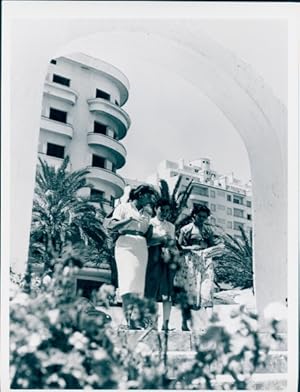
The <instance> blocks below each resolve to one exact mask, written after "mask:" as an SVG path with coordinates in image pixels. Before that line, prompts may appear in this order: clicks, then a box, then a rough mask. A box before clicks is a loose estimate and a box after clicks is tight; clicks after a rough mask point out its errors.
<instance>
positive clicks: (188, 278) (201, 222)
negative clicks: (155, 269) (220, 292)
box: [175, 205, 224, 331]
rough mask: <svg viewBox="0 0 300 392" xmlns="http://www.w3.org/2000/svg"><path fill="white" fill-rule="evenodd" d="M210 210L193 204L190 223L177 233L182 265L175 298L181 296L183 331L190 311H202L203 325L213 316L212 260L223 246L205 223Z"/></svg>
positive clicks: (176, 281) (178, 273) (176, 278)
mask: <svg viewBox="0 0 300 392" xmlns="http://www.w3.org/2000/svg"><path fill="white" fill-rule="evenodd" d="M209 216H210V210H209V208H208V207H206V206H203V205H195V206H194V208H193V211H192V222H191V223H189V224H187V225H185V226H183V227H182V228H181V230H180V234H179V239H178V244H179V246H180V248H181V252H182V258H181V266H180V269H179V271H178V272H177V274H176V277H175V286H176V291H177V298H178V297H181V300H180V302H181V303H183V304H182V330H183V331H189V327H188V323H187V322H188V320H190V319H191V310H200V309H201V310H203V311H204V312H205V315H204V318H205V319H206V322H207V321H208V319H209V317H210V316H211V313H212V307H213V294H214V266H213V260H212V258H213V257H214V256H220V255H221V254H222V252H223V248H224V245H223V244H222V241H221V240H220V238H219V237H217V236H216V235H215V234H214V232H213V230H212V229H211V227H210V225H209V224H208V222H207V219H208V217H209Z"/></svg>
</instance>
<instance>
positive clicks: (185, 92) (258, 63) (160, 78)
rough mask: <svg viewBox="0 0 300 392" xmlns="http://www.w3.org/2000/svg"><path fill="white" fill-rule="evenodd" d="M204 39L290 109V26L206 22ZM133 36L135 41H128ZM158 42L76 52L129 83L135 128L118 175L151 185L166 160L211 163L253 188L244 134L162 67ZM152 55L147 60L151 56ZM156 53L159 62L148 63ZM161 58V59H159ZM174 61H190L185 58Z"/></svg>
mask: <svg viewBox="0 0 300 392" xmlns="http://www.w3.org/2000/svg"><path fill="white" fill-rule="evenodd" d="M199 26H200V28H201V29H202V30H203V32H204V33H206V34H207V35H209V36H210V37H211V38H213V39H214V40H215V41H217V42H218V43H219V44H221V45H222V46H223V47H225V48H227V49H229V50H230V51H232V52H233V53H234V54H235V55H236V56H237V57H239V58H240V59H241V60H243V61H245V62H246V63H248V64H250V65H251V66H252V67H253V68H254V69H255V70H256V71H257V72H258V74H260V75H261V76H262V77H263V78H264V80H265V82H266V83H267V84H268V85H269V86H270V87H271V88H272V90H273V92H274V94H275V95H276V96H277V97H278V98H279V99H280V100H281V101H282V102H283V103H286V102H287V72H286V70H287V45H286V43H287V40H286V35H285V30H284V28H285V25H284V24H283V23H281V22H276V21H275V22H274V21H268V22H267V23H266V21H264V20H262V21H260V20H258V19H256V20H252V21H248V20H236V21H225V20H205V21H201V22H200V23H199ZM128 34H129V33H128ZM160 44H161V42H159V41H158V39H157V37H154V36H153V35H151V30H149V35H148V36H147V46H146V47H145V40H143V39H140V38H139V36H138V35H136V36H135V37H134V38H132V34H131V35H130V36H129V35H126V33H122V36H120V35H118V33H115V34H113V33H103V35H102V36H101V37H99V45H97V46H96V47H95V44H94V41H93V42H92V40H91V42H89V40H87V39H83V40H82V42H80V41H79V42H77V46H76V47H77V48H78V50H79V51H82V52H84V53H86V54H89V55H91V56H93V57H98V58H100V59H101V60H104V61H107V62H109V63H111V64H113V65H115V66H117V67H118V68H119V69H120V70H121V71H122V72H123V73H124V74H125V75H126V76H127V78H128V79H129V83H130V90H129V99H128V102H127V103H126V104H125V105H124V107H123V108H124V110H126V111H127V112H128V114H129V115H130V117H131V127H130V129H129V131H128V134H127V136H126V137H125V138H124V139H123V140H122V143H123V144H124V146H125V147H126V149H127V161H126V165H125V166H124V167H123V168H122V169H120V170H119V171H118V173H119V174H120V175H121V176H123V177H127V178H130V179H139V180H144V179H146V178H147V177H148V176H149V175H151V174H152V173H153V172H155V170H156V167H157V165H158V164H159V163H160V162H161V161H163V160H165V159H168V160H178V159H182V158H183V159H184V160H186V161H190V160H195V159H198V158H202V157H205V158H210V159H211V165H212V169H214V170H217V171H218V172H220V173H222V174H229V173H232V172H233V173H234V174H235V176H236V177H237V178H240V179H241V180H243V181H245V182H247V181H248V180H249V179H250V178H251V173H250V167H249V161H248V155H247V151H246V149H245V146H244V143H243V141H242V140H241V138H240V136H239V134H238V132H237V130H236V129H235V128H234V127H233V125H232V124H231V123H230V122H229V121H228V119H227V118H226V117H225V116H224V114H223V113H222V112H221V111H220V110H219V109H218V108H217V107H216V105H215V104H214V103H213V102H211V101H210V100H209V99H208V98H207V97H206V96H205V95H204V94H203V93H202V92H201V91H200V90H199V89H197V88H196V87H195V86H193V84H192V83H189V82H187V81H186V80H185V79H183V78H182V77H181V76H180V75H178V74H176V73H174V72H173V71H172V69H166V68H165V67H164V66H163V65H162V64H161V63H160V61H159V57H160V56H163V47H162V46H160ZM147 51H148V52H147ZM149 51H152V52H151V53H153V56H152V57H150V58H151V60H149ZM159 51H160V52H159ZM174 61H176V62H179V65H180V61H183V60H182V59H181V58H180V57H179V56H178V57H176V58H174Z"/></svg>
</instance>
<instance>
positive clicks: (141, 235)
mask: <svg viewBox="0 0 300 392" xmlns="http://www.w3.org/2000/svg"><path fill="white" fill-rule="evenodd" d="M154 196H155V191H154V190H153V188H151V187H150V186H147V185H141V186H139V187H138V188H136V189H133V190H131V192H130V194H129V201H128V202H127V203H125V204H120V205H118V206H117V207H116V208H115V210H114V212H113V214H112V217H111V220H110V222H109V224H108V228H109V229H111V230H113V231H117V232H118V235H119V237H118V239H117V241H116V245H115V259H116V264H117V270H118V283H119V292H120V295H121V297H122V301H123V310H124V313H125V317H126V321H127V324H128V327H129V328H134V325H133V322H132V320H131V312H132V310H133V309H132V302H133V300H134V297H135V296H136V295H138V296H143V295H144V289H145V275H146V267H147V261H148V247H147V241H146V236H147V232H148V229H149V225H150V219H151V211H152V209H151V208H150V213H149V205H151V204H152V203H153V197H154Z"/></svg>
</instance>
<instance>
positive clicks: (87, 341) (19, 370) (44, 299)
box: [10, 255, 278, 389]
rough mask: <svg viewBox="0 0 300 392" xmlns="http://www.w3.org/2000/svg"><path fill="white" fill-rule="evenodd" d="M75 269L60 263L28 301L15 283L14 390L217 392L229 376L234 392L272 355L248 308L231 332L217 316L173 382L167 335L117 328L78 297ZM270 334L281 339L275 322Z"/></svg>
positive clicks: (148, 312) (142, 308) (102, 296)
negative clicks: (221, 378) (217, 379)
mask: <svg viewBox="0 0 300 392" xmlns="http://www.w3.org/2000/svg"><path fill="white" fill-rule="evenodd" d="M77 264H78V265H80V263H78V260H76V258H74V257H73V256H72V255H69V256H66V257H65V258H64V259H59V260H56V261H55V263H54V265H55V270H54V273H53V276H52V278H51V277H50V276H48V277H47V279H45V278H44V279H43V280H42V281H40V282H39V284H36V285H35V286H33V285H32V286H31V290H30V293H24V291H22V290H21V288H22V286H23V283H22V279H19V277H18V278H17V279H16V277H15V276H13V278H14V280H15V286H14V287H15V291H13V292H12V300H11V305H10V365H11V366H10V370H11V388H14V389H18V388H26V389H34V388H39V389H48V388H56V389H66V388H73V389H78V388H79V389H82V388H86V389H87V388H90V389H96V388H98V389H99V388H104V389H117V388H119V389H176V388H180V389H199V388H205V389H214V388H215V387H216V384H215V375H216V374H229V375H231V376H232V377H233V379H232V383H231V384H230V387H231V388H239V389H246V387H247V377H248V376H249V375H251V373H253V372H254V370H255V369H256V368H257V366H261V365H263V364H264V362H265V360H266V355H267V353H268V350H269V347H268V346H266V345H265V344H264V343H262V341H261V340H260V336H259V334H258V332H257V315H256V314H254V313H251V312H248V311H247V310H246V309H245V308H244V307H242V308H240V310H239V311H235V312H234V313H233V314H232V315H231V317H232V323H227V324H226V326H223V325H222V324H221V322H220V320H218V318H217V317H216V315H214V316H213V318H212V320H211V324H210V326H209V328H208V330H207V332H206V334H204V335H201V336H199V335H198V334H197V333H196V334H195V336H196V338H195V342H194V345H195V356H194V358H193V359H192V360H191V361H190V362H187V361H185V362H184V363H183V364H181V365H180V366H179V368H178V369H177V370H176V376H175V377H170V375H171V373H174V369H173V368H172V366H173V365H172V364H171V363H170V361H169V359H168V331H165V333H164V334H163V335H161V334H160V333H159V332H157V331H155V330H154V329H153V327H152V328H150V329H148V330H146V331H142V332H140V334H142V335H138V334H134V335H133V336H132V335H131V334H129V333H128V331H126V330H124V329H122V328H121V327H120V326H115V325H113V323H112V322H111V319H110V317H109V316H108V315H107V314H106V313H104V312H100V311H98V310H97V309H95V307H94V306H93V304H92V303H91V302H90V301H88V300H87V299H83V298H80V297H78V296H76V294H75V288H74V284H75V282H74V279H73V275H74V273H75V272H76V270H77V268H78V267H77V266H76V265H77ZM32 282H33V279H31V283H32ZM111 295H113V289H112V288H111V287H108V286H102V287H101V288H100V290H99V292H98V294H97V298H98V300H100V301H102V303H103V305H104V306H108V304H109V297H110V296H111ZM134 306H136V309H137V312H136V314H137V317H141V318H142V319H145V318H149V319H150V318H152V319H153V318H154V317H155V316H156V315H155V312H156V307H155V306H154V305H153V303H151V302H149V301H146V300H142V299H140V298H137V300H136V303H135V304H134ZM271 326H272V330H271V332H272V333H273V338H274V339H278V334H277V329H276V326H277V321H276V320H272V321H271ZM150 334H152V336H153V335H154V336H155V339H148V337H149V336H150ZM130 337H131V338H130ZM132 338H133V339H132Z"/></svg>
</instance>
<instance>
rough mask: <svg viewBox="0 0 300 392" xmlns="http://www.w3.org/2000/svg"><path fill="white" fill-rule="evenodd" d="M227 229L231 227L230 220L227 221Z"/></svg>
mask: <svg viewBox="0 0 300 392" xmlns="http://www.w3.org/2000/svg"><path fill="white" fill-rule="evenodd" d="M227 229H232V222H230V221H228V222H227Z"/></svg>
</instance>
